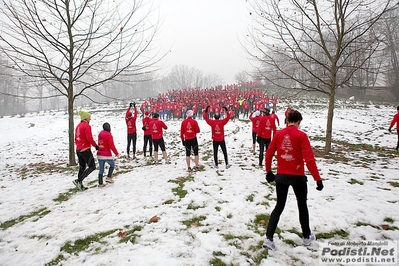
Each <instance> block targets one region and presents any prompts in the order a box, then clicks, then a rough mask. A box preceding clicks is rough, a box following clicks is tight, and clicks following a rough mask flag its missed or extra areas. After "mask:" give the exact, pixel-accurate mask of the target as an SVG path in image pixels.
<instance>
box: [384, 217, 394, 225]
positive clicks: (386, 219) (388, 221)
mask: <svg viewBox="0 0 399 266" xmlns="http://www.w3.org/2000/svg"><path fill="white" fill-rule="evenodd" d="M384 222H387V223H391V224H392V223H393V222H395V220H394V219H392V218H390V217H385V218H384Z"/></svg>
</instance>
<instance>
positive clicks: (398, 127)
mask: <svg viewBox="0 0 399 266" xmlns="http://www.w3.org/2000/svg"><path fill="white" fill-rule="evenodd" d="M396 111H397V112H396V114H395V115H394V117H393V118H392V121H391V124H390V125H389V128H388V130H389V132H392V128H393V126H394V125H395V124H396V131H397V134H398V142H397V144H396V148H395V150H396V151H399V106H398V107H396Z"/></svg>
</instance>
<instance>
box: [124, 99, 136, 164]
mask: <svg viewBox="0 0 399 266" xmlns="http://www.w3.org/2000/svg"><path fill="white" fill-rule="evenodd" d="M132 108H133V112H134V113H133V114H132ZM136 120H137V108H136V103H134V102H133V103H130V106H129V108H127V110H126V114H125V121H126V127H127V148H126V151H127V158H130V144H133V145H132V146H133V149H132V150H133V156H132V159H136V141H137V129H136Z"/></svg>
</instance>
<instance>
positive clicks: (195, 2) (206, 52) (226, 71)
mask: <svg viewBox="0 0 399 266" xmlns="http://www.w3.org/2000/svg"><path fill="white" fill-rule="evenodd" d="M154 3H155V4H157V3H160V5H159V10H160V15H161V17H163V18H164V23H163V26H162V30H161V32H160V35H159V39H161V45H162V48H163V49H166V47H170V46H173V47H172V48H171V52H170V53H169V55H168V56H167V57H166V59H165V61H166V62H167V64H168V65H169V66H170V67H173V66H174V65H187V66H189V67H194V68H197V69H200V70H202V71H203V73H204V74H205V75H206V74H210V73H215V74H218V75H220V76H221V77H222V78H224V81H225V83H228V84H231V83H235V75H236V74H237V73H238V72H240V71H243V70H247V69H249V68H250V65H249V63H248V60H247V55H246V53H245V51H244V50H243V49H242V46H241V44H240V41H241V42H243V37H244V35H245V33H246V31H247V27H248V26H249V25H250V17H249V11H248V5H249V4H248V3H247V2H246V1H245V0H201V1H199V0H154Z"/></svg>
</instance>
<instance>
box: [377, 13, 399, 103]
mask: <svg viewBox="0 0 399 266" xmlns="http://www.w3.org/2000/svg"><path fill="white" fill-rule="evenodd" d="M376 28H377V29H376V30H379V31H380V32H382V34H383V35H384V44H385V47H384V48H385V49H384V51H385V55H386V56H385V57H384V62H387V63H386V64H385V69H386V72H385V73H386V80H387V83H388V85H389V86H391V87H392V89H393V92H394V94H395V96H396V98H397V99H398V98H399V54H398V53H399V10H398V9H396V10H395V11H394V12H390V13H389V14H386V15H385V16H384V18H383V19H382V20H381V21H380V23H379V24H378V26H377V27H376Z"/></svg>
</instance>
